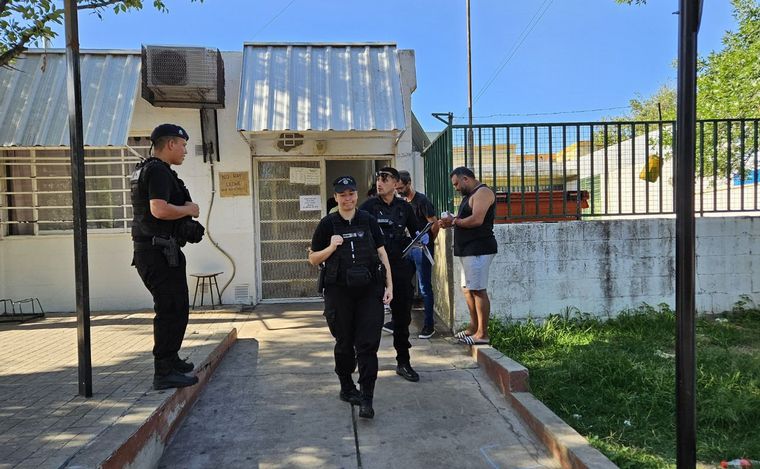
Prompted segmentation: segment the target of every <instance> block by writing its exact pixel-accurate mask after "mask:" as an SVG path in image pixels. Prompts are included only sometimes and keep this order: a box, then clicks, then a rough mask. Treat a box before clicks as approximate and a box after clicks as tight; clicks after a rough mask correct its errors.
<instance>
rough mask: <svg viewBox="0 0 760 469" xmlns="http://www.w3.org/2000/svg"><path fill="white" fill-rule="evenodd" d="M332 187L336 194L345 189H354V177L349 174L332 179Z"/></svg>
mask: <svg viewBox="0 0 760 469" xmlns="http://www.w3.org/2000/svg"><path fill="white" fill-rule="evenodd" d="M333 188H334V189H335V193H336V194H339V193H341V192H343V191H347V190H351V191H355V190H356V179H354V178H352V177H351V176H341V177H339V178H337V179H336V180H334V181H333Z"/></svg>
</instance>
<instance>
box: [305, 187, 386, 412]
mask: <svg viewBox="0 0 760 469" xmlns="http://www.w3.org/2000/svg"><path fill="white" fill-rule="evenodd" d="M333 187H334V189H335V200H336V201H337V202H338V211H337V212H336V213H331V214H328V215H327V216H326V217H324V218H323V219H322V220H321V221H320V222H319V225H317V229H316V230H315V231H314V236H313V237H312V241H311V250H310V252H309V263H310V264H312V265H318V264H321V263H323V262H324V264H325V265H324V267H323V270H324V272H323V275H324V296H325V313H324V314H325V318H326V319H327V325H328V327H329V328H330V332H331V333H332V335H333V337H335V373H336V374H337V375H338V379H340V399H341V400H344V401H346V402H350V403H351V404H354V405H359V406H360V408H359V416H360V417H364V418H372V417H374V415H375V411H374V409H373V408H372V397H373V395H374V389H375V381H376V380H377V368H378V365H377V349H378V348H379V346H380V331H381V328H382V325H383V303H385V304H389V303H390V302H391V299H392V298H393V284H392V281H391V273H390V266H389V265H388V257H387V255H386V254H385V248H384V247H383V242H384V241H383V235H382V232H381V231H380V227H379V226H378V224H377V220H376V219H375V218H374V217H373V216H372V215H370V214H369V213H367V212H365V211H363V210H358V209H357V208H356V203H357V201H358V195H357V193H356V181H355V180H354V178H352V177H351V176H342V177H339V178H338V179H336V180H335V181H334V182H333ZM357 362H358V364H359V386H360V387H361V392H359V391H357V389H356V387H355V386H354V381H353V379H352V378H351V373H353V371H354V369H355V368H356V364H357Z"/></svg>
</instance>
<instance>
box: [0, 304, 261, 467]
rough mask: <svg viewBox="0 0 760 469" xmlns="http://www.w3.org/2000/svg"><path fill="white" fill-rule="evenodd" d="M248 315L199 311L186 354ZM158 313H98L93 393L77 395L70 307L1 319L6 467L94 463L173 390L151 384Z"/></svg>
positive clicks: (208, 346) (196, 352)
mask: <svg viewBox="0 0 760 469" xmlns="http://www.w3.org/2000/svg"><path fill="white" fill-rule="evenodd" d="M245 319H247V316H246V315H243V314H240V313H237V312H235V311H227V312H221V311H217V312H214V313H210V314H201V313H198V312H193V313H192V314H191V318H190V325H189V326H188V329H187V336H186V338H185V341H184V344H183V348H182V351H181V355H182V356H183V357H185V356H189V358H190V360H191V361H194V362H195V363H196V364H199V363H201V362H202V361H203V360H204V359H206V357H208V356H209V354H211V353H212V351H213V350H214V349H215V347H217V346H218V345H219V343H221V342H222V341H223V339H224V337H226V336H227V334H229V332H230V330H231V329H232V328H233V327H235V325H236V324H237V323H238V322H239V321H242V320H245ZM152 320H153V312H152V311H143V312H130V313H107V314H95V315H93V317H92V321H91V326H92V327H91V336H92V365H93V396H92V397H91V398H83V397H80V396H78V395H77V393H78V385H77V383H78V381H77V379H78V378H77V328H76V317H75V316H74V315H72V314H65V315H64V314H48V315H47V317H46V318H44V319H41V320H35V321H31V322H26V323H22V324H15V323H2V324H0V468H2V469H6V468H53V469H58V468H60V467H75V466H76V467H95V465H96V464H95V465H90V464H89V463H79V462H78V461H79V460H87V461H90V460H94V461H102V460H103V459H104V458H105V457H107V456H108V455H109V454H110V451H111V450H112V449H113V448H115V447H118V446H119V445H121V444H122V443H123V442H124V441H125V440H126V439H127V438H128V437H129V436H130V435H131V434H132V433H134V431H135V430H136V429H137V428H139V427H140V425H141V424H142V423H143V422H145V421H146V420H147V419H148V417H149V416H150V415H151V414H152V413H153V412H154V411H155V410H156V409H157V408H158V407H159V405H160V404H161V403H162V402H163V401H164V400H165V399H166V398H167V396H170V395H171V392H165V391H153V390H152V388H151V386H152V379H153V357H152V355H151V349H152V347H153V328H152Z"/></svg>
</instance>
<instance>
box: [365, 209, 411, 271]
mask: <svg viewBox="0 0 760 469" xmlns="http://www.w3.org/2000/svg"><path fill="white" fill-rule="evenodd" d="M394 202H395V201H394ZM374 208H375V210H374V211H375V213H374V215H375V217H376V218H377V224H378V225H380V229H382V230H383V236H384V237H385V250H386V251H387V252H388V256H390V257H398V256H401V253H402V252H403V250H404V248H405V247H406V245H407V244H408V243H409V241H410V239H409V236H407V234H406V225H407V223H408V220H407V213H408V212H407V211H405V210H404V205H403V204H400V203H394V204H392V205H391V206H390V207H388V206H386V205H384V204H381V203H378V204H377V205H375V207H374Z"/></svg>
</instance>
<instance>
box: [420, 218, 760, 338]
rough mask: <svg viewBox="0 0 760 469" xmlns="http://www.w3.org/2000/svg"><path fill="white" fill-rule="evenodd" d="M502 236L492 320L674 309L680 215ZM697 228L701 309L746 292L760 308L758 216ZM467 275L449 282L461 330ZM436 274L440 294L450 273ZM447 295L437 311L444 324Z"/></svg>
mask: <svg viewBox="0 0 760 469" xmlns="http://www.w3.org/2000/svg"><path fill="white" fill-rule="evenodd" d="M494 231H495V235H496V238H497V240H498V243H499V253H498V254H497V256H496V258H495V259H494V262H493V264H492V266H491V275H490V282H489V297H490V299H491V312H492V316H493V317H502V318H505V317H511V318H515V319H524V318H527V317H546V316H547V315H549V314H551V313H561V312H563V311H565V310H566V308H568V307H572V308H577V309H579V310H580V311H583V312H589V313H593V314H597V315H616V314H617V313H619V312H620V311H623V310H626V309H629V308H635V307H638V306H640V305H641V304H642V303H648V304H651V305H657V304H660V303H667V304H668V305H669V306H670V307H671V308H675V261H674V257H673V256H674V252H675V223H674V219H673V218H656V219H638V220H606V221H578V222H563V223H519V224H504V225H496V226H495V228H494ZM696 232H697V241H696V252H697V279H696V309H697V311H698V312H720V311H725V310H729V309H731V307H732V305H733V304H734V302H736V301H737V300H738V299H739V297H740V295H749V297H750V298H752V299H753V300H754V301H755V302H760V274H758V270H760V250H758V249H757V246H758V242H760V218H757V217H721V218H699V219H697V220H696ZM442 241H443V239H442ZM440 249H444V250H445V247H439V250H440ZM460 270H461V266H460V263H459V261H458V260H456V259H455V260H454V262H453V273H452V275H451V276H450V277H449V278H450V279H453V280H454V282H456V284H457V285H456V288H452V290H453V296H454V300H453V304H454V312H453V314H452V316H453V320H452V321H451V323H450V326H452V328H454V329H457V328H459V327H461V326H462V325H463V324H466V323H467V322H469V314H468V312H467V306H466V304H465V302H464V298H463V296H462V293H461V290H460V289H459V288H458V286H459V285H458V279H459V276H460ZM435 275H436V281H437V282H438V286H437V287H436V291H437V292H438V291H441V290H442V289H443V288H444V287H443V286H442V285H444V284H443V283H441V280H440V279H441V278H442V277H444V278H445V274H444V273H443V272H442V270H441V269H440V268H436V269H435ZM450 281H451V280H449V282H450ZM441 293H443V295H442V296H444V298H442V299H441V300H438V299H436V305H437V307H438V308H439V309H438V312H439V315H440V316H441V318H442V319H444V320H445V319H446V317H447V316H448V315H449V313H448V312H447V311H446V310H445V309H444V308H445V307H446V300H445V293H444V292H441Z"/></svg>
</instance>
